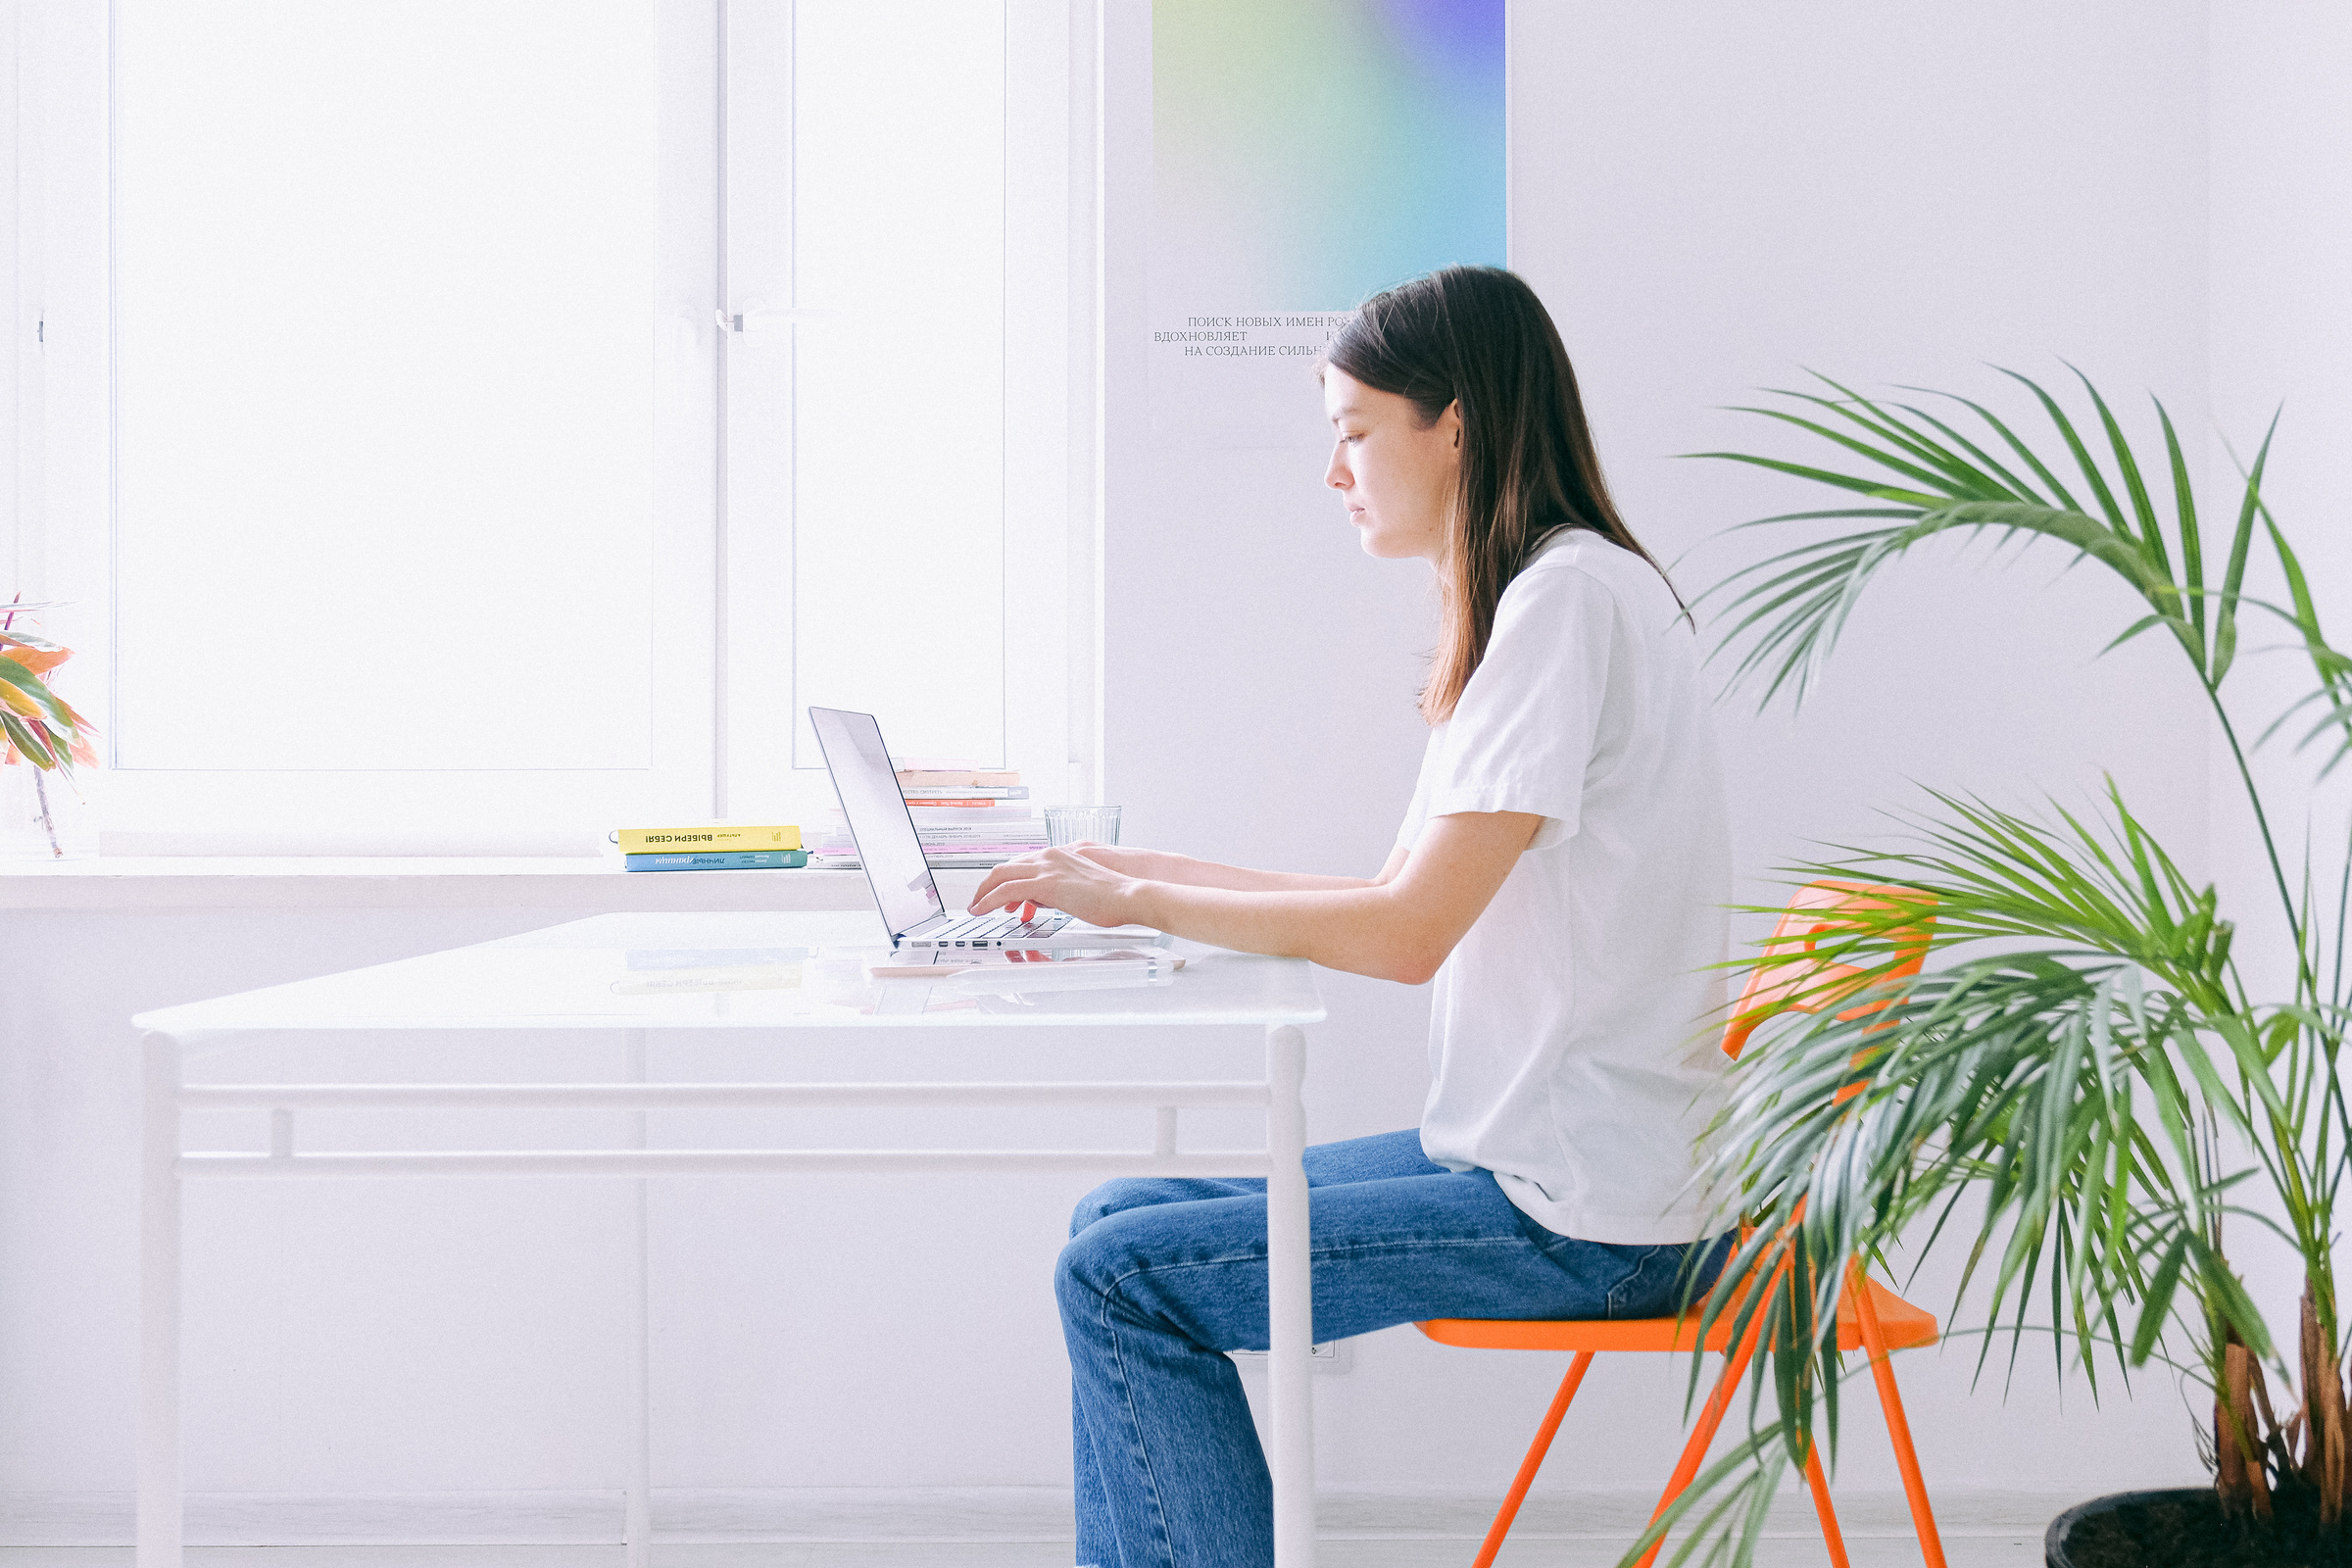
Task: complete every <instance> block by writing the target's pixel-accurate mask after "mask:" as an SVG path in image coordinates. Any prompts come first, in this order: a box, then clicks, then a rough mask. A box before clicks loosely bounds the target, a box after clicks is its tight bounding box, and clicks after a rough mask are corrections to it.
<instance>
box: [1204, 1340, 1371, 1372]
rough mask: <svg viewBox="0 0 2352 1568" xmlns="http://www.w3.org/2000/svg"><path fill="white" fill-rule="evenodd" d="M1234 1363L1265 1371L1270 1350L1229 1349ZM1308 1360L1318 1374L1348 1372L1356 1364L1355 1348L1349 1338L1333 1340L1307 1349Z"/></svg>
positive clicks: (1253, 1369) (1248, 1370)
mask: <svg viewBox="0 0 2352 1568" xmlns="http://www.w3.org/2000/svg"><path fill="white" fill-rule="evenodd" d="M1225 1353H1226V1354H1227V1355H1229V1356H1231V1357H1232V1358H1233V1364H1234V1365H1235V1366H1238V1367H1240V1368H1241V1369H1242V1370H1243V1371H1245V1372H1252V1371H1254V1372H1263V1371H1264V1370H1265V1369H1266V1358H1267V1356H1268V1355H1269V1353H1270V1352H1268V1351H1265V1350H1227V1351H1226V1352H1225ZM1307 1362H1308V1364H1309V1365H1311V1366H1312V1367H1313V1368H1314V1369H1315V1374H1316V1376H1318V1377H1320V1376H1322V1375H1324V1374H1326V1373H1333V1374H1336V1373H1341V1372H1347V1371H1349V1370H1351V1369H1353V1367H1354V1366H1355V1348H1354V1347H1353V1346H1352V1345H1351V1344H1350V1343H1349V1342H1348V1341H1347V1340H1331V1341H1328V1342H1326V1343H1325V1344H1322V1345H1318V1346H1315V1347H1313V1348H1311V1349H1309V1350H1308V1351H1307Z"/></svg>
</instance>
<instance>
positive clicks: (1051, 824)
mask: <svg viewBox="0 0 2352 1568" xmlns="http://www.w3.org/2000/svg"><path fill="white" fill-rule="evenodd" d="M1118 842H1119V809H1118V808H1117V807H1115V806H1049V807H1047V808H1046V843H1047V844H1048V845H1054V844H1116V843H1118Z"/></svg>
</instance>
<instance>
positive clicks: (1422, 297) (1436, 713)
mask: <svg viewBox="0 0 2352 1568" xmlns="http://www.w3.org/2000/svg"><path fill="white" fill-rule="evenodd" d="M1325 358H1326V360H1327V361H1328V363H1330V364H1331V365H1332V366H1334V367H1335V368H1338V369H1340V370H1342V371H1344V372H1346V373H1347V374H1348V375H1349V376H1352V377H1353V378H1354V379H1356V380H1358V381H1361V382H1362V383H1363V384H1364V385H1366V386H1368V387H1371V388H1373V389H1374V390H1376V391H1380V392H1390V393H1394V394H1396V395H1397V396H1398V397H1401V398H1404V399H1406V400H1407V401H1409V402H1410V403H1411V404H1412V405H1413V410H1414V412H1415V413H1416V414H1417V415H1419V416H1420V418H1421V423H1422V425H1423V427H1424V428H1426V427H1427V426H1429V425H1431V424H1434V423H1436V422H1437V420H1438V418H1439V417H1440V416H1441V415H1443V414H1444V413H1445V412H1446V406H1447V405H1448V404H1455V403H1458V404H1460V405H1461V420H1462V472H1461V487H1460V489H1459V490H1458V491H1457V492H1456V494H1455V495H1454V498H1453V501H1452V504H1451V505H1450V506H1449V507H1448V508H1447V512H1448V516H1447V519H1446V534H1447V538H1446V565H1445V569H1444V570H1442V571H1441V572H1440V573H1439V577H1440V580H1441V583H1442V584H1443V586H1442V588H1441V592H1442V593H1443V595H1444V599H1445V614H1444V626H1443V629H1442V630H1441V632H1440V633H1439V638H1438V648H1437V652H1436V653H1435V654H1434V655H1433V656H1432V657H1431V659H1430V669H1429V684H1428V685H1427V686H1425V687H1423V688H1422V691H1421V715H1422V717H1424V718H1426V719H1427V720H1428V721H1429V722H1430V723H1432V724H1440V723H1444V722H1445V721H1446V719H1447V718H1448V717H1450V716H1451V715H1452V713H1453V705H1454V704H1455V703H1456V702H1458V701H1459V700H1460V698H1461V695H1462V688H1463V687H1465V686H1467V685H1469V684H1470V677H1471V675H1472V674H1473V673H1474V672H1475V671H1476V670H1477V669H1478V664H1479V661H1480V660H1482V659H1484V658H1485V657H1486V653H1487V640H1488V638H1489V637H1491V636H1492V635H1493V634H1494V631H1495V605H1496V604H1497V603H1498V602H1500V600H1501V598H1502V590H1503V589H1504V588H1505V587H1506V586H1508V584H1509V583H1510V580H1511V579H1512V578H1513V577H1515V576H1517V575H1518V574H1519V568H1520V567H1521V566H1524V565H1525V564H1527V559H1528V556H1529V555H1530V554H1531V553H1533V551H1534V550H1535V547H1536V545H1537V544H1538V542H1539V541H1541V540H1542V538H1543V537H1544V535H1545V534H1547V533H1549V532H1551V530H1552V529H1554V528H1555V527H1559V526H1561V525H1563V524H1565V525H1566V526H1568V527H1572V528H1590V529H1592V530H1593V532H1594V533H1596V534H1599V535H1600V536H1601V537H1602V538H1603V539H1606V540H1608V541H1609V543H1611V544H1613V545H1616V546H1618V547H1619V548H1621V549H1625V550H1630V551H1632V552H1633V553H1634V554H1635V555H1637V556H1640V557H1641V558H1642V560H1644V561H1647V562H1648V563H1649V564H1651V565H1652V566H1657V562H1656V560H1655V559H1654V558H1652V557H1651V555H1650V553H1649V552H1648V551H1646V550H1644V549H1642V544H1641V541H1639V540H1637V539H1636V538H1635V537H1634V536H1633V533H1632V531H1631V530H1630V529H1628V528H1627V527H1626V525H1625V520H1624V519H1623V518H1621V517H1619V516H1618V515H1617V506H1616V503H1615V502H1613V501H1611V500H1610V499H1609V488H1608V485H1607V483H1606V482H1605V481H1604V480H1603V479H1602V478H1601V475H1600V457H1599V454H1597V453H1596V452H1594V451H1593V432H1592V430H1591V429H1590V428H1589V427H1588V426H1587V425H1586V423H1585V409H1584V405H1583V403H1581V402H1580V401H1579V400H1578V398H1577V395H1576V371H1575V370H1574V369H1573V368H1570V366H1569V364H1568V350H1567V348H1566V347H1565V346H1564V345H1562V343H1561V342H1560V333H1559V328H1557V327H1555V326H1553V325H1552V324H1551V316H1550V314H1549V313H1548V312H1546V311H1545V310H1544V302H1543V301H1542V300H1540V299H1538V298H1536V291H1535V290H1534V289H1532V288H1529V287H1528V286H1527V284H1526V283H1524V282H1522V281H1521V280H1520V279H1519V278H1518V277H1517V276H1516V275H1514V274H1513V273H1510V272H1506V271H1504V270H1501V269H1500V268H1495V267H1448V268H1445V269H1443V270H1439V271H1435V272H1432V273H1430V274H1429V275H1428V276H1427V277H1418V278H1415V279H1413V281H1411V282H1409V283H1401V284H1398V285H1397V287H1395V288H1393V289H1389V290H1386V291H1385V292H1383V293H1379V294H1375V295H1373V296H1372V297H1371V298H1370V299H1369V300H1366V301H1365V302H1364V304H1363V308H1362V309H1361V310H1359V311H1358V312H1357V313H1356V315H1355V318H1354V319H1352V320H1350V321H1349V322H1348V324H1347V325H1346V326H1344V327H1342V328H1341V329H1340V331H1339V334H1338V335H1337V336H1336V337H1334V338H1333V339H1332V343H1331V348H1330V350H1329V352H1328V353H1327V354H1326V356H1325ZM1658 574H1659V575H1660V576H1661V577H1662V576H1664V575H1665V568H1664V567H1662V566H1660V567H1658ZM1669 586H1671V585H1669ZM1678 602H1679V596H1678Z"/></svg>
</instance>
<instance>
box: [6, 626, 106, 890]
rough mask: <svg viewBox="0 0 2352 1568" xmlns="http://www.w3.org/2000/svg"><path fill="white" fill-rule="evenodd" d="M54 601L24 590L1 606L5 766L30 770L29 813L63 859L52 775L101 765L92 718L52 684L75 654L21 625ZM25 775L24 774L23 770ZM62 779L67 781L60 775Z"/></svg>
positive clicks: (54, 852) (51, 850)
mask: <svg viewBox="0 0 2352 1568" xmlns="http://www.w3.org/2000/svg"><path fill="white" fill-rule="evenodd" d="M57 608H58V607H57V606H56V605H54V604H38V605H27V604H25V603H24V602H23V596H22V595H20V596H19V597H18V598H17V599H16V600H14V601H11V602H10V603H9V604H8V605H7V606H6V607H5V608H4V609H0V740H4V741H5V745H4V746H0V766H6V767H12V768H14V767H21V768H26V769H28V770H29V771H30V774H31V780H32V804H31V808H30V809H29V810H28V812H27V813H26V815H27V816H28V817H29V819H30V820H31V821H32V822H34V823H36V824H37V825H38V827H39V829H40V833H41V836H42V837H43V839H45V840H46V842H47V846H48V850H49V854H50V856H51V858H56V859H63V858H65V855H66V849H65V843H64V840H63V839H62V838H61V837H60V835H59V832H58V810H57V805H56V802H55V800H53V796H52V791H51V787H50V785H51V781H50V778H49V775H50V774H52V773H63V774H67V775H71V774H72V772H73V767H74V765H75V764H76V763H80V764H83V765H86V766H91V767H95V766H96V765H97V763H98V757H97V754H96V753H95V752H93V751H91V750H90V742H89V737H90V735H91V733H92V732H91V729H90V724H89V721H88V720H87V719H85V718H83V717H82V716H81V715H80V714H79V713H77V712H75V711H73V706H72V705H71V704H69V703H68V702H67V701H66V700H65V699H64V698H62V697H60V696H58V695H57V693H55V692H53V691H51V690H50V689H49V683H48V680H47V679H46V677H47V675H48V674H49V672H50V671H51V670H53V669H55V668H57V666H58V665H60V664H62V663H64V662H66V661H67V660H69V659H71V658H73V650H72V649H71V648H61V647H59V646H58V645H57V644H56V643H53V642H50V641H48V640H47V639H45V638H41V637H35V636H33V635H32V634H31V633H30V632H28V631H25V630H23V629H20V627H19V624H18V621H19V617H21V616H26V615H31V614H35V613H39V612H40V611H44V610H55V609H57ZM18 776H19V777H22V775H18ZM59 782H61V783H62V782H63V781H62V780H60V781H59Z"/></svg>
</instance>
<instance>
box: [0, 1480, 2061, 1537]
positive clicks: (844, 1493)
mask: <svg viewBox="0 0 2352 1568" xmlns="http://www.w3.org/2000/svg"><path fill="white" fill-rule="evenodd" d="M1496 1500H1497V1499H1496V1498H1495V1496H1492V1495H1440V1494H1375V1493H1327V1494H1325V1495H1323V1496H1322V1497H1321V1498H1319V1499H1318V1500H1317V1507H1316V1513H1317V1517H1318V1521H1319V1533H1320V1534H1321V1535H1323V1536H1324V1537H1326V1538H1328V1539H1331V1540H1352V1541H1378V1540H1449V1541H1476V1540H1478V1539H1479V1538H1480V1537H1481V1536H1483V1535H1484V1534H1485V1533H1486V1529H1487V1524H1488V1521H1489V1520H1490V1519H1492V1518H1493V1516H1494V1511H1495V1502H1496ZM2081 1500H2082V1498H2081V1497H2079V1496H2076V1495H2071V1494H2068V1495H2058V1494H2049V1493H2021V1492H1991V1491H1977V1492H1967V1491H1955V1490H1946V1491H1942V1492H1938V1493H1937V1494H1936V1524H1937V1526H1938V1528H1939V1529H1940V1530H1941V1532H1942V1533H1943V1534H1944V1535H1946V1536H1950V1537H1953V1538H1963V1537H1980V1536H2000V1537H2029V1538H2032V1537H2038V1536H2039V1535H2040V1533H2041V1532H2042V1530H2043V1529H2044V1528H2045V1527H2046V1526H2047V1525H2048V1524H2049V1521H2050V1520H2051V1519H2052V1518H2053V1517H2054V1516H2056V1515H2057V1514H2058V1513H2059V1512H2060V1511H2061V1510H2062V1509H2064V1508H2066V1507H2068V1506H2070V1505H2071V1504H2073V1503H2075V1502H2079V1501H2081ZM1655 1501H1656V1495H1655V1494H1653V1493H1632V1492H1588V1493H1567V1492H1551V1493H1541V1494H1538V1495H1534V1496H1531V1497H1529V1498H1528V1500H1527V1504H1526V1506H1525V1507H1524V1508H1523V1509H1522V1510H1521V1511H1520V1515H1519V1522H1518V1524H1517V1526H1516V1528H1515V1529H1514V1530H1513V1532H1512V1536H1513V1539H1515V1540H1523V1539H1536V1540H1560V1541H1575V1540H1616V1539H1622V1540H1628V1541H1630V1540H1631V1539H1633V1537H1634V1536H1635V1535H1636V1534H1638V1533H1639V1532H1640V1530H1641V1528H1642V1524H1643V1523H1644V1522H1645V1521H1646V1520H1647V1519H1648V1516H1649V1510H1650V1507H1651V1505H1652V1504H1653V1503H1654V1502H1655ZM621 1509H622V1497H621V1494H620V1493H618V1492H617V1491H614V1492H444V1493H419V1494H399V1495H395V1494H384V1495H348V1496H334V1495H291V1494H278V1493H197V1494H193V1495H190V1496H189V1498H188V1512H187V1518H188V1540H189V1543H190V1544H197V1545H221V1546H307V1545H523V1544H547V1545H581V1544H607V1543H613V1542H617V1541H618V1540H619V1539H620V1529H621ZM653 1513H654V1526H655V1531H656V1534H657V1535H658V1536H659V1537H660V1538H661V1539H662V1540H665V1541H678V1542H774V1543H790V1544H821V1543H855V1542H910V1541H930V1542H941V1543H948V1542H1020V1541H1067V1540H1069V1539H1070V1535H1071V1526H1070V1495H1069V1492H1068V1490H1067V1489H1066V1488H1059V1487H953V1488H951V1487H930V1488H881V1487H874V1488H864V1487H856V1488H849V1487H845V1488H817V1487H806V1488H804V1487H775V1488H743V1489H736V1490H690V1489H675V1490H668V1489H657V1490H656V1491H655V1493H654V1497H653ZM131 1518H132V1513H131V1495H130V1494H129V1493H126V1492H50V1493H35V1492H20V1493H0V1546H110V1545H123V1544H128V1543H129V1542H130V1540H131ZM1838 1518H1839V1522H1840V1524H1841V1525H1842V1527H1843V1529H1844V1532H1845V1534H1847V1535H1848V1536H1853V1537H1857V1538H1867V1537H1874V1536H1908V1535H1909V1534H1910V1533H1911V1523H1910V1517H1909V1515H1908V1513H1907V1512H1906V1511H1905V1507H1904V1503H1903V1498H1902V1495H1901V1494H1900V1493H1870V1492H1856V1493H1853V1494H1851V1495H1844V1496H1840V1497H1839V1498H1838ZM1815 1528H1816V1527H1815V1525H1814V1522H1813V1517H1812V1512H1811V1509H1810V1507H1809V1505H1808V1504H1807V1503H1806V1501H1805V1499H1804V1498H1803V1497H1802V1496H1801V1495H1789V1496H1786V1497H1784V1498H1782V1499H1781V1503H1780V1505H1779V1506H1778V1507H1776V1509H1775V1516H1774V1519H1773V1523H1772V1530H1771V1533H1772V1534H1774V1535H1776V1536H1777V1535H1789V1536H1811V1535H1813V1534H1814V1531H1815Z"/></svg>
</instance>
